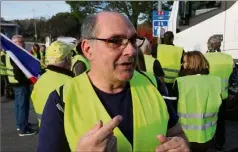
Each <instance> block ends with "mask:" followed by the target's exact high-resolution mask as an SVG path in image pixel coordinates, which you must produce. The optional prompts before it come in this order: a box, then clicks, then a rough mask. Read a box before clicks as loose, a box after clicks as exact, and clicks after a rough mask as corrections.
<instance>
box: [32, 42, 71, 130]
mask: <svg viewBox="0 0 238 152" xmlns="http://www.w3.org/2000/svg"><path fill="white" fill-rule="evenodd" d="M46 60H47V61H48V65H47V68H46V72H45V73H44V74H43V75H42V76H41V77H40V78H39V79H38V80H37V82H36V84H35V85H34V88H33V91H32V93H31V100H32V102H33V106H34V109H35V112H36V114H37V118H38V121H39V125H40V121H41V115H42V113H43V110H44V107H45V103H46V101H47V98H48V96H49V94H50V93H51V92H52V91H53V90H55V89H56V88H58V87H60V86H61V85H63V84H65V83H66V82H67V81H68V80H70V79H71V78H72V77H73V73H72V72H71V71H70V68H71V49H70V47H69V46H68V45H67V44H66V43H64V42H60V41H55V42H53V43H51V45H50V46H49V47H48V48H47V51H46ZM52 80H54V81H52Z"/></svg>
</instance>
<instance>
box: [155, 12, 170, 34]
mask: <svg viewBox="0 0 238 152" xmlns="http://www.w3.org/2000/svg"><path fill="white" fill-rule="evenodd" d="M152 15H153V37H159V38H160V37H161V36H163V34H164V32H166V31H167V29H168V21H169V17H170V11H153V13H152Z"/></svg>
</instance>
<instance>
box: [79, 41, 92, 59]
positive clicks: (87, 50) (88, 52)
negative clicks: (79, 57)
mask: <svg viewBox="0 0 238 152" xmlns="http://www.w3.org/2000/svg"><path fill="white" fill-rule="evenodd" d="M81 49H82V52H83V54H84V56H85V57H86V58H87V59H88V60H92V48H91V45H90V42H89V40H83V41H82V43H81Z"/></svg>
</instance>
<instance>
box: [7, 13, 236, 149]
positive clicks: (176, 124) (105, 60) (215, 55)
mask: <svg viewBox="0 0 238 152" xmlns="http://www.w3.org/2000/svg"><path fill="white" fill-rule="evenodd" d="M108 20H110V22H108ZM173 39H174V35H173V33H172V32H171V31H167V32H166V33H165V34H164V37H163V40H162V44H157V45H156V46H152V45H151V42H150V40H148V39H147V38H146V37H143V35H137V32H136V29H135V28H134V26H133V25H132V23H131V22H130V21H129V20H128V18H126V17H125V16H123V15H121V14H120V13H117V12H100V13H98V14H96V15H90V16H88V17H86V18H85V20H84V22H83V23H82V26H81V36H80V39H79V42H78V43H77V44H76V45H75V46H74V45H72V44H66V43H64V42H61V41H55V42H53V43H51V44H50V46H49V47H47V48H46V47H45V46H41V47H39V45H38V44H34V46H33V48H32V50H31V51H30V53H31V54H32V55H33V56H35V57H36V58H38V59H39V60H40V61H41V65H42V75H41V77H40V78H39V79H38V81H37V82H36V84H34V86H33V85H32V84H31V83H30V82H29V80H28V79H27V78H26V77H25V76H24V74H23V73H22V72H21V69H20V68H19V67H17V66H16V65H15V63H14V62H13V61H12V60H11V59H10V58H9V57H8V56H7V55H6V68H8V69H12V71H11V72H12V73H11V74H12V77H11V76H9V75H8V77H9V78H11V79H9V82H10V83H11V84H13V90H14V94H15V99H14V105H15V106H14V109H15V115H16V128H17V130H19V136H26V135H33V134H35V133H36V131H34V130H32V129H31V127H30V126H31V124H30V123H28V116H29V104H30V103H29V101H30V99H31V100H32V103H33V106H34V110H35V112H36V115H37V118H38V122H39V139H38V144H37V151H38V152H46V151H52V152H56V151H57V152H58V151H122V152H124V151H164V152H165V151H168V152H169V151H171V152H172V151H174V152H188V151H193V152H206V151H207V150H208V149H212V148H214V149H216V150H217V151H223V146H224V143H225V118H224V115H225V107H226V102H227V99H228V98H229V99H232V98H235V96H236V95H237V94H238V89H237V88H238V82H237V81H238V76H237V75H238V74H237V73H238V72H237V67H236V65H235V64H234V62H233V59H232V57H231V56H230V55H228V54H225V53H222V52H221V50H220V45H221V42H222V40H221V38H220V37H219V36H217V35H213V36H211V37H210V38H209V40H208V51H207V53H206V54H202V53H201V52H199V51H196V50H194V51H190V52H185V51H184V50H183V48H182V47H178V46H175V45H174V44H173ZM12 41H13V42H14V43H15V44H16V45H19V46H21V47H24V40H23V37H22V36H20V35H16V36H13V38H12ZM31 86H33V87H32V88H31Z"/></svg>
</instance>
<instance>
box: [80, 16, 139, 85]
mask: <svg viewBox="0 0 238 152" xmlns="http://www.w3.org/2000/svg"><path fill="white" fill-rule="evenodd" d="M81 33H82V35H81V40H82V43H81V48H82V52H83V54H84V55H85V56H86V58H87V59H88V60H89V63H90V67H91V70H90V73H93V75H94V76H95V75H97V73H101V74H100V75H101V76H102V77H104V78H105V79H107V80H108V81H109V80H110V81H113V83H114V82H115V81H123V82H125V81H127V80H129V79H130V78H131V77H132V75H133V72H134V66H135V60H136V59H135V56H136V53H137V52H136V51H137V49H138V46H139V44H137V43H136V42H137V40H138V37H137V34H136V30H135V28H134V26H133V24H132V23H131V22H130V20H129V19H128V18H126V17H125V16H123V15H122V14H120V13H118V12H100V13H98V14H96V15H93V16H89V17H87V18H86V19H85V20H84V22H83V24H82V28H81Z"/></svg>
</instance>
